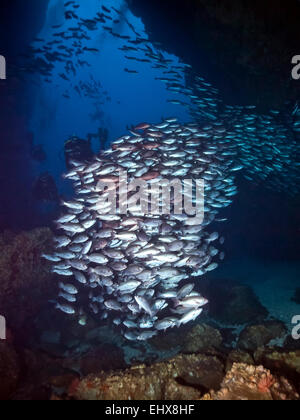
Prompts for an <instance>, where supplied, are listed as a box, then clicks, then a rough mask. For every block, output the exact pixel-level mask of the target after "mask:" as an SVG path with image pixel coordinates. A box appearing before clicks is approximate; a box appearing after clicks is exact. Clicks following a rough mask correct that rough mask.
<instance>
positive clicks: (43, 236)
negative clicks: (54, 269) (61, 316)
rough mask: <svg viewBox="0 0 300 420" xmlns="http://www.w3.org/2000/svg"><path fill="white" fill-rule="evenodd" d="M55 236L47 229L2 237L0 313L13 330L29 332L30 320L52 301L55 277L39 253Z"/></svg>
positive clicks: (47, 246) (3, 235) (0, 243)
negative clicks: (49, 300)
mask: <svg viewBox="0 0 300 420" xmlns="http://www.w3.org/2000/svg"><path fill="white" fill-rule="evenodd" d="M52 237H53V236H52V233H51V231H50V229H47V228H43V229H36V230H34V231H29V232H22V233H19V234H15V233H13V232H9V231H6V232H4V233H3V234H2V235H1V236H0V313H1V315H2V316H5V317H6V319H7V321H8V324H9V325H8V326H9V328H11V329H12V330H13V331H16V330H17V331H19V332H21V331H22V330H24V331H25V330H28V329H30V320H31V318H32V317H34V316H35V315H37V314H38V313H39V311H40V310H41V308H42V307H43V306H44V305H45V303H46V302H47V301H48V299H51V295H52V293H53V287H52V286H53V276H52V275H51V274H49V272H48V270H47V269H46V268H45V265H44V264H43V263H42V261H41V258H40V253H41V250H47V249H49V244H50V245H51V241H52ZM24 331H23V332H24ZM24 334H25V332H24Z"/></svg>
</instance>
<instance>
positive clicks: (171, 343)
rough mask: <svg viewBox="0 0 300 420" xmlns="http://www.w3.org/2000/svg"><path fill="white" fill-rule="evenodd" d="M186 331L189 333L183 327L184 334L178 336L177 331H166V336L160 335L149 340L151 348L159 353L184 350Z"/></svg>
mask: <svg viewBox="0 0 300 420" xmlns="http://www.w3.org/2000/svg"><path fill="white" fill-rule="evenodd" d="M184 331H186V333H187V328H186V327H183V331H182V334H178V332H177V331H166V333H165V334H159V335H158V336H156V337H154V338H152V339H151V340H149V343H150V344H151V346H153V347H154V348H155V349H157V350H159V351H170V349H176V348H178V349H182V347H183V345H184V340H183V339H182V335H184Z"/></svg>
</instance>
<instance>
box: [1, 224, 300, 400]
mask: <svg viewBox="0 0 300 420" xmlns="http://www.w3.org/2000/svg"><path fill="white" fill-rule="evenodd" d="M51 239H52V233H51V231H50V230H49V229H47V228H44V229H36V230H33V231H30V232H23V233H18V234H16V233H12V232H5V233H3V234H2V235H1V236H0V314H1V315H3V316H5V318H6V320H7V327H8V329H7V339H6V340H5V341H4V340H2V341H0V377H1V382H0V399H1V400H49V399H52V400H60V399H62V400H73V399H75V400H112V399H113V400H124V399H131V400H142V399H144V400H174V399H178V400H193V399H197V400H200V399H203V400H298V399H299V393H300V343H299V342H297V341H294V340H292V338H291V337H290V335H289V332H288V330H287V327H286V326H285V325H284V323H282V322H280V321H278V320H276V319H273V318H272V317H271V316H270V314H269V313H268V310H267V309H266V308H264V307H263V305H262V304H261V303H260V302H259V300H258V298H257V297H256V295H255V293H254V292H253V290H252V289H251V288H250V287H248V286H245V285H243V284H238V283H237V282H230V281H228V280H227V281H226V282H225V281H224V282H223V283H222V282H218V283H213V281H212V280H207V279H201V281H199V283H198V288H199V290H200V291H201V292H203V293H205V295H206V296H208V297H209V299H210V301H211V304H210V305H209V308H208V310H207V311H206V313H205V314H204V316H203V317H202V318H201V319H200V320H199V321H198V322H197V323H194V324H191V325H189V326H186V327H184V328H182V329H181V330H180V332H179V330H177V329H176V330H175V329H174V330H172V331H170V332H168V333H166V334H162V335H160V336H158V337H155V338H153V339H152V340H150V341H149V342H148V343H147V344H141V343H139V344H135V343H129V342H126V341H125V340H124V339H122V338H121V336H120V335H119V333H118V331H117V329H115V330H114V329H113V328H112V327H111V325H110V324H108V323H106V324H99V323H98V322H97V320H96V319H93V318H88V322H87V325H86V326H85V327H82V326H80V325H78V323H77V322H76V321H75V319H73V318H72V317H70V318H68V317H65V315H64V314H60V313H59V312H57V311H56V310H55V309H54V305H53V303H51V301H53V300H54V299H55V296H56V294H57V281H56V278H55V276H53V275H52V274H50V273H49V269H48V265H47V263H44V262H42V261H41V259H40V255H41V253H42V252H49V251H50V250H51V246H52V245H51V243H52V241H51ZM224 301H226V305H224V304H222V302H224Z"/></svg>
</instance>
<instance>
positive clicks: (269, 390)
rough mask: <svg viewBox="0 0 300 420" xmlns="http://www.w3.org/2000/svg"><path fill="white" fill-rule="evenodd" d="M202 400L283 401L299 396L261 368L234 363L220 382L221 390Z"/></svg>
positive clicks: (285, 382)
mask: <svg viewBox="0 0 300 420" xmlns="http://www.w3.org/2000/svg"><path fill="white" fill-rule="evenodd" d="M203 399H204V400H219V401H220V400H230V401H237V400H244V401H245V400H248V401H273V400H276V401H278V400H279V401H284V400H298V399H299V395H298V394H297V392H296V391H295V390H294V388H293V386H292V385H291V384H290V383H289V382H288V381H287V380H286V379H284V378H280V379H279V378H276V377H275V376H273V375H272V374H271V372H270V371H268V370H266V369H265V368H264V367H263V366H258V367H256V366H249V365H246V364H243V363H240V364H239V363H235V364H234V365H233V366H232V369H231V370H230V371H229V372H228V373H227V375H226V377H225V379H224V381H223V382H222V386H221V390H220V391H218V392H211V393H210V394H207V395H205V396H204V398H203Z"/></svg>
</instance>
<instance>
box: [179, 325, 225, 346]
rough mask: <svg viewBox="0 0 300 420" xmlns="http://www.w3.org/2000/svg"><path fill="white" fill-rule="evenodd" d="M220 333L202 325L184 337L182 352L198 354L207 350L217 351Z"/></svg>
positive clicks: (220, 342) (220, 340)
mask: <svg viewBox="0 0 300 420" xmlns="http://www.w3.org/2000/svg"><path fill="white" fill-rule="evenodd" d="M222 341H223V338H222V335H221V333H220V332H219V331H218V330H216V329H214V328H212V327H210V326H209V325H206V324H202V325H197V326H196V327H194V328H193V329H192V330H191V331H190V332H189V333H188V334H187V335H186V336H185V337H184V345H183V351H184V352H185V353H200V352H202V351H205V350H208V349H212V348H213V349H219V348H220V347H221V345H222Z"/></svg>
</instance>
